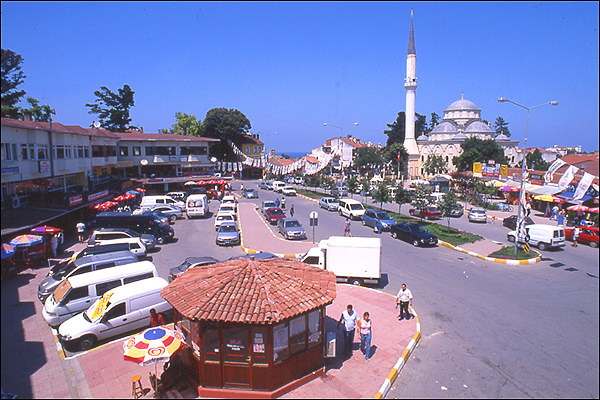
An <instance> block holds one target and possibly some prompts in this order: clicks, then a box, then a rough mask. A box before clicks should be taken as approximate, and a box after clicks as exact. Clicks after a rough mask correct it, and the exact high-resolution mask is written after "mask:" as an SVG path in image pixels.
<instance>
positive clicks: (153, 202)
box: [140, 195, 185, 210]
mask: <svg viewBox="0 0 600 400" xmlns="http://www.w3.org/2000/svg"><path fill="white" fill-rule="evenodd" d="M161 204H170V205H173V206H177V207H179V208H185V202H183V201H181V200H179V199H174V198H172V197H171V196H165V195H153V196H144V197H142V202H141V203H140V207H141V208H143V209H144V210H150V209H152V208H154V207H156V206H159V205H161Z"/></svg>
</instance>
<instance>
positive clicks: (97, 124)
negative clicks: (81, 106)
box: [92, 121, 100, 129]
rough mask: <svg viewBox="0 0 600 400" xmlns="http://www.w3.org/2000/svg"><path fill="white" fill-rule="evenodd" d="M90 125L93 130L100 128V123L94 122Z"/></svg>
mask: <svg viewBox="0 0 600 400" xmlns="http://www.w3.org/2000/svg"><path fill="white" fill-rule="evenodd" d="M92 125H94V128H96V129H97V128H100V122H98V121H94V122H93V123H92Z"/></svg>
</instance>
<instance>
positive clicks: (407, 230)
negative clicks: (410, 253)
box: [390, 223, 438, 246]
mask: <svg viewBox="0 0 600 400" xmlns="http://www.w3.org/2000/svg"><path fill="white" fill-rule="evenodd" d="M390 232H391V234H392V237H393V238H394V239H401V240H404V241H406V242H409V243H412V244H413V246H426V245H433V246H435V245H436V244H437V242H438V238H437V236H435V235H434V234H433V233H429V232H427V231H426V230H425V228H423V227H422V226H421V225H419V224H414V223H401V224H394V225H392V227H391V228H390Z"/></svg>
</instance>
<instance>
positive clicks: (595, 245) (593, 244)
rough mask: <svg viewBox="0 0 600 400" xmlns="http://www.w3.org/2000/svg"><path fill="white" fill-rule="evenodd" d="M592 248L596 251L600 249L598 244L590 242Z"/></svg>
mask: <svg viewBox="0 0 600 400" xmlns="http://www.w3.org/2000/svg"><path fill="white" fill-rule="evenodd" d="M590 247H593V248H594V249H595V248H596V247H598V243H596V242H590Z"/></svg>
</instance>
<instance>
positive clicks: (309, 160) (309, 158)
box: [304, 156, 319, 164]
mask: <svg viewBox="0 0 600 400" xmlns="http://www.w3.org/2000/svg"><path fill="white" fill-rule="evenodd" d="M304 158H305V159H306V161H308V162H309V163H311V164H318V163H319V159H318V158H316V157H313V156H304Z"/></svg>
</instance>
